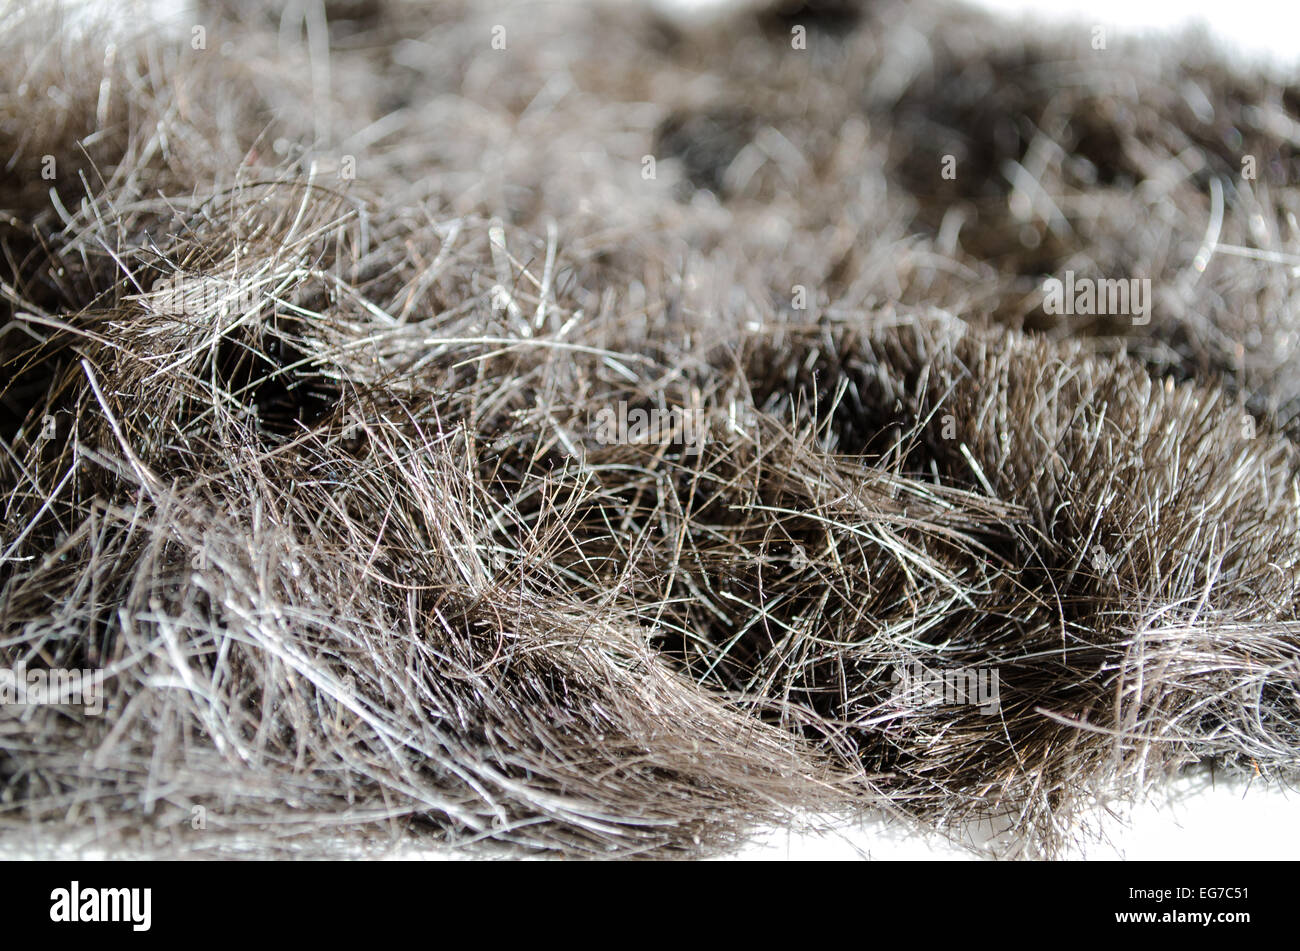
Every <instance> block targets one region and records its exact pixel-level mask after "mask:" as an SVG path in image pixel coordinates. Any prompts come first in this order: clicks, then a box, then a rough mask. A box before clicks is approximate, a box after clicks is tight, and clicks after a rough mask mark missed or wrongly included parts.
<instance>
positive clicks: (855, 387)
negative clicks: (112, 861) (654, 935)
mask: <svg viewBox="0 0 1300 951" xmlns="http://www.w3.org/2000/svg"><path fill="white" fill-rule="evenodd" d="M292 10H294V11H297V12H296V13H292V14H285V15H284V17H281V16H280V14H279V13H278V12H277V13H274V14H271V13H268V12H267V10H266V9H264V8H263V7H262V6H261V5H260V4H253V3H244V2H237V0H226V2H220V3H210V4H203V5H201V6H200V7H199V9H198V11H197V13H196V14H195V17H194V22H193V23H191V22H190V21H189V20H188V19H186V20H185V21H184V22H176V23H171V22H169V23H167V24H164V25H162V26H157V27H145V26H142V25H140V24H138V23H137V24H136V25H134V26H132V25H124V24H123V23H122V22H113V23H106V24H100V23H95V22H87V21H86V20H84V19H79V18H78V17H77V16H75V15H74V14H72V13H66V14H59V15H57V16H52V15H51V14H50V13H49V11H43V12H39V13H33V12H30V11H28V10H26V9H25V6H24V5H23V4H16V5H14V4H11V5H8V6H0V53H3V55H0V161H3V162H4V167H5V174H4V178H3V184H0V367H2V369H0V519H2V521H0V667H15V666H16V665H18V664H19V663H20V662H21V663H22V664H25V665H26V666H27V667H28V668H29V669H30V668H99V669H102V670H103V671H104V673H105V690H106V700H105V710H104V713H103V715H102V716H93V715H90V714H89V713H88V712H87V711H86V710H85V709H84V708H83V707H81V706H77V705H70V704H51V705H45V706H18V705H15V706H7V705H6V706H0V829H2V830H7V831H8V833H10V834H13V835H18V834H23V833H30V832H31V831H32V830H33V829H37V830H45V831H46V832H50V830H56V831H59V832H61V833H63V834H66V835H67V836H69V837H71V838H72V839H73V840H74V841H76V842H79V843H83V844H91V843H93V844H96V845H99V846H110V847H111V846H117V845H126V846H132V845H146V846H166V847H168V848H174V849H183V850H194V851H200V852H202V851H205V850H209V851H230V850H235V851H241V852H245V853H252V854H267V853H273V852H278V851H282V850H298V851H302V850H304V849H310V848H322V849H323V848H327V847H328V846H327V843H328V842H329V841H332V837H335V836H340V835H356V836H359V837H361V839H362V840H364V841H367V842H381V843H382V842H391V841H400V842H403V843H407V844H409V843H411V842H417V843H418V842H420V841H426V840H427V841H432V842H439V843H449V844H452V845H459V846H470V845H474V844H476V843H477V844H479V845H480V846H481V847H485V846H491V845H498V846H503V847H506V848H508V849H511V850H518V849H525V850H535V851H541V852H551V853H557V852H558V853H560V854H567V855H613V856H628V855H645V856H659V857H662V856H671V855H696V854H702V853H708V852H716V851H719V850H726V849H728V848H732V847H734V846H736V845H737V844H738V843H741V842H743V841H745V840H746V837H747V836H749V835H751V834H752V833H753V831H754V830H755V829H756V828H759V827H761V826H764V825H771V824H779V823H784V822H787V821H789V817H791V816H792V815H806V814H808V813H813V814H817V815H827V816H845V815H853V814H855V813H860V812H863V811H865V810H880V809H887V810H890V811H893V812H895V813H896V814H900V815H904V816H908V817H911V818H913V819H915V820H919V821H920V822H922V823H924V824H926V825H927V826H929V827H930V828H939V829H952V828H955V827H956V824H957V823H960V822H962V821H964V820H969V819H993V820H998V821H1001V822H1003V823H1004V824H1005V825H1006V826H1007V827H1008V829H1009V831H1010V837H1009V839H1008V840H1007V841H1006V842H1004V843H1003V844H1001V845H999V846H998V847H999V849H1001V850H1002V851H1001V853H1000V854H1015V855H1022V854H1023V855H1053V854H1057V853H1058V852H1059V850H1060V848H1061V847H1062V846H1063V844H1065V843H1067V842H1069V841H1070V840H1071V838H1072V837H1073V836H1075V835H1078V834H1080V833H1079V830H1080V829H1081V828H1083V827H1084V826H1085V825H1086V822H1087V817H1088V816H1089V815H1090V814H1091V811H1092V810H1095V809H1096V808H1097V807H1098V806H1099V805H1104V804H1105V803H1107V802H1110V801H1114V800H1121V801H1122V800H1134V799H1136V798H1138V797H1141V796H1142V795H1143V794H1144V793H1145V792H1146V791H1147V790H1149V789H1150V788H1152V787H1153V786H1155V785H1158V784H1160V783H1162V782H1164V781H1165V780H1167V779H1168V778H1169V777H1170V776H1172V775H1173V774H1175V773H1176V772H1177V771H1179V770H1181V769H1183V768H1185V767H1188V766H1191V765H1195V764H1207V763H1208V764H1213V765H1214V767H1215V768H1216V769H1223V770H1227V771H1230V772H1238V773H1241V774H1243V775H1252V776H1255V775H1257V776H1261V777H1263V778H1264V779H1265V780H1267V781H1271V782H1278V783H1286V782H1289V781H1292V780H1294V778H1295V776H1296V774H1297V769H1298V768H1300V628H1297V620H1298V619H1297V610H1298V605H1300V601H1298V596H1300V590H1298V586H1300V563H1298V559H1297V555H1298V554H1300V545H1298V544H1297V538H1298V537H1300V535H1298V533H1297V532H1298V529H1300V524H1298V522H1300V486H1298V485H1297V481H1296V478H1297V476H1296V472H1297V470H1296V463H1297V457H1296V449H1295V445H1294V442H1293V439H1294V437H1295V435H1296V432H1297V430H1296V425H1297V424H1296V420H1297V416H1298V411H1300V402H1298V401H1300V365H1297V353H1298V352H1300V350H1298V348H1300V325H1298V323H1300V317H1298V316H1297V315H1300V309H1297V306H1296V302H1295V299H1294V295H1295V293H1296V285H1295V282H1294V270H1295V268H1296V266H1297V265H1300V257H1297V254H1300V247H1298V246H1300V234H1297V225H1296V220H1297V219H1296V215H1297V213H1298V212H1300V187H1297V185H1296V181H1297V172H1298V171H1300V168H1298V167H1297V166H1298V164H1300V162H1298V159H1297V152H1296V148H1297V145H1296V143H1297V141H1300V140H1298V139H1297V135H1296V131H1295V130H1296V129H1297V128H1300V90H1298V89H1297V87H1293V86H1288V85H1285V84H1284V83H1281V82H1275V81H1274V80H1271V79H1268V78H1267V77H1265V76H1263V75H1262V74H1261V75H1255V74H1252V73H1250V72H1247V71H1245V70H1244V69H1243V67H1240V66H1236V65H1232V64H1229V63H1226V62H1224V61H1223V60H1222V59H1221V58H1220V57H1219V54H1217V53H1216V52H1214V51H1213V50H1212V49H1210V48H1209V45H1208V44H1207V43H1206V42H1205V41H1204V40H1203V39H1202V38H1198V37H1196V36H1186V37H1183V38H1179V39H1172V40H1163V41H1156V40H1153V39H1144V40H1140V41H1139V40H1135V39H1124V38H1121V37H1112V38H1111V40H1110V42H1109V44H1108V48H1107V49H1103V50H1098V49H1094V48H1093V46H1092V44H1091V43H1090V39H1091V32H1090V28H1085V27H1082V26H1081V27H1079V28H1077V29H1070V28H1068V27H1060V28H1057V29H1055V30H1054V31H1051V32H1043V33H1033V34H1029V33H1025V32H1023V31H1021V30H1019V29H1018V28H1015V27H1013V26H1011V25H1008V24H1006V23H1004V22H1002V21H998V20H994V19H991V18H986V17H984V16H982V15H978V14H975V13H973V12H969V11H967V10H965V9H964V8H961V7H955V6H950V5H947V4H944V3H939V2H934V3H931V2H926V3H912V4H902V3H889V2H877V3H862V4H854V3H846V2H835V3H827V4H817V3H807V4H789V3H780V4H770V5H766V6H761V7H754V6H747V7H744V8H742V9H740V10H736V11H733V12H730V13H728V14H726V15H725V16H721V17H719V18H715V19H712V20H707V21H702V22H695V21H678V20H671V21H670V20H668V19H665V18H663V17H661V16H660V15H658V14H656V13H654V12H652V11H650V10H642V9H640V8H631V7H628V8H624V7H620V6H618V5H614V4H610V5H588V4H580V5H579V4H569V3H554V4H547V5H546V10H545V15H540V14H539V12H538V5H537V4H515V3H501V4H494V5H481V4H474V3H469V2H465V3H456V2H450V3H440V4H436V5H430V4H425V3H416V2H401V0H384V2H366V3H355V2H345V3H336V2H323V3H322V2H313V3H308V4H302V5H298V6H296V7H293V8H292ZM196 27H201V32H195V30H194V28H196ZM800 27H806V48H795V46H794V45H792V43H791V37H792V35H793V34H792V30H797V29H798V28H800ZM498 36H499V37H501V38H502V39H503V40H504V49H499V48H496V46H499V45H501V44H500V43H497V44H496V45H494V40H496V39H497V38H498ZM200 40H201V41H200ZM945 156H952V157H953V158H954V159H955V163H956V164H955V168H956V176H955V178H948V177H945V176H943V175H942V174H941V169H942V167H943V163H944V160H945ZM1247 157H1250V158H1251V159H1252V161H1253V163H1254V167H1255V168H1257V170H1258V174H1257V175H1255V176H1254V177H1244V176H1243V174H1242V172H1243V167H1244V165H1243V160H1244V159H1246V158H1247ZM1067 269H1068V270H1073V271H1075V272H1077V273H1079V274H1080V275H1084V274H1087V275H1091V276H1095V277H1133V278H1145V279H1149V280H1150V281H1151V285H1152V287H1153V308H1152V318H1151V320H1150V322H1149V323H1146V324H1135V323H1134V322H1133V321H1131V320H1129V319H1127V318H1118V319H1117V318H1114V317H1109V318H1106V317H1101V318H1088V317H1061V316H1052V315H1049V314H1047V313H1045V311H1044V309H1043V306H1042V301H1043V295H1042V291H1041V287H1042V282H1043V279H1044V278H1045V277H1048V276H1054V275H1059V274H1061V273H1063V272H1064V271H1065V270H1067ZM620 405H624V406H625V407H629V408H633V409H637V408H639V409H644V410H647V411H649V410H655V409H658V410H667V409H670V408H678V409H685V410H689V411H691V412H692V413H693V414H695V417H694V418H695V419H697V420H698V421H699V433H700V435H701V439H700V440H699V442H697V443H695V444H693V445H691V444H688V441H686V440H683V439H680V438H675V436H678V435H680V433H677V434H674V433H671V432H669V433H665V434H662V435H664V438H663V439H661V440H659V441H645V440H636V439H631V440H624V441H621V442H620V441H614V442H611V441H609V440H606V439H601V438H599V433H598V429H597V427H596V426H595V425H594V422H593V421H594V419H595V418H596V416H597V415H598V413H599V412H600V411H601V410H602V409H609V408H615V407H619V406H620ZM914 663H921V664H923V665H925V666H926V667H927V668H932V669H956V668H961V669H966V668H981V669H989V668H992V669H995V670H997V671H998V675H999V679H1000V685H1001V686H1000V707H999V709H998V710H997V711H995V712H993V713H990V712H988V711H985V710H981V709H979V708H977V707H974V706H969V705H966V706H961V705H952V704H945V703H942V702H936V701H934V700H933V699H929V700H926V699H923V698H922V699H918V698H917V697H915V696H911V695H909V694H907V693H906V692H904V693H901V694H900V692H899V691H898V690H897V689H896V686H897V685H896V682H895V681H896V672H897V671H898V670H899V669H900V668H904V667H906V666H908V665H911V664H914ZM198 806H201V807H203V810H204V813H203V814H204V815H205V816H206V828H205V829H204V830H203V831H198V830H196V829H195V828H194V826H195V823H194V822H193V821H192V818H193V816H194V815H195V814H196V810H195V807H198ZM322 843H326V844H322Z"/></svg>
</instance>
